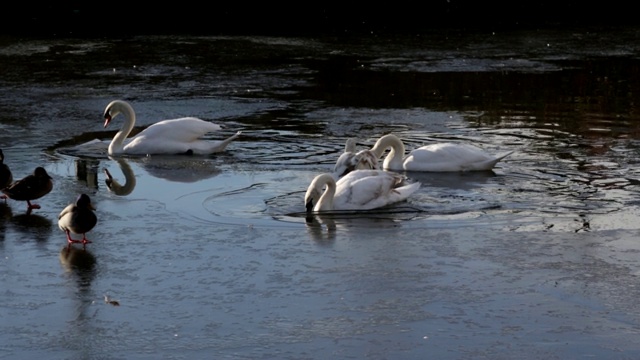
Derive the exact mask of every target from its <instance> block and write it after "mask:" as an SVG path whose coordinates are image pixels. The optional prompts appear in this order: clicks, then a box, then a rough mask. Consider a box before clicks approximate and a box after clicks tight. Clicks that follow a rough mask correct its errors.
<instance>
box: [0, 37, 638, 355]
mask: <svg viewBox="0 0 640 360" xmlns="http://www.w3.org/2000/svg"><path fill="white" fill-rule="evenodd" d="M633 34H635V31H633V30H630V31H626V32H623V33H621V34H616V39H617V40H616V41H618V42H614V41H612V42H611V43H610V44H606V45H607V46H604V44H602V43H600V46H597V44H596V45H593V47H585V46H578V45H580V44H583V42H584V39H585V37H586V38H588V39H587V40H589V39H590V40H591V41H590V42H589V44H593V39H595V38H596V36H595V35H592V34H590V33H588V32H584V31H582V32H579V31H576V32H573V33H570V34H569V35H568V36H563V35H562V34H555V33H544V32H543V33H537V34H529V35H527V36H522V35H521V36H519V37H515V35H513V36H504V37H502V38H499V37H496V35H490V34H487V35H486V36H483V37H475V38H473V39H471V40H468V42H464V41H463V39H461V38H452V39H451V41H443V42H440V40H437V41H436V40H432V41H428V40H424V41H419V42H417V43H414V42H408V43H403V42H398V41H373V42H368V41H361V42H359V41H355V40H353V39H352V40H351V41H352V43H350V44H342V45H341V44H336V43H334V42H331V41H321V40H311V39H284V38H282V39H276V38H239V39H238V38H220V37H211V38H173V37H169V38H153V37H152V38H136V39H131V40H129V41H125V42H110V41H96V42H92V41H84V42H82V41H68V42H64V41H58V43H56V42H53V43H52V42H47V41H36V40H33V41H30V42H29V41H26V42H25V41H21V42H16V43H11V44H4V45H3V48H2V50H0V54H2V56H3V62H5V63H6V64H7V66H8V67H9V68H10V69H11V70H12V71H11V72H9V75H7V77H6V78H5V79H3V80H2V83H1V85H2V87H3V88H4V89H5V90H6V91H7V92H6V93H7V94H10V95H8V96H6V97H5V98H3V99H2V100H0V102H1V103H0V106H2V108H3V109H4V110H3V115H1V116H0V146H1V147H2V149H3V151H4V153H5V156H6V163H7V164H9V165H10V166H11V168H12V170H13V172H14V176H15V177H16V178H20V177H22V176H24V175H26V174H27V173H29V172H31V171H32V169H33V168H34V167H35V166H38V165H43V166H45V168H46V169H47V171H49V173H50V174H51V175H52V176H53V178H54V181H55V187H54V191H52V192H51V193H50V194H49V195H47V196H46V197H44V198H42V199H40V200H39V201H38V202H39V203H40V204H41V205H42V209H40V210H35V211H34V212H33V214H31V215H29V216H27V215H25V208H26V205H25V204H23V203H19V202H14V201H8V202H7V203H6V204H5V203H3V202H1V201H0V254H2V257H1V259H2V261H1V262H0V264H1V265H0V266H1V267H0V274H2V275H1V279H2V284H3V290H2V292H3V301H2V303H1V304H0V316H1V318H2V321H0V328H1V331H0V334H1V335H0V340H1V341H0V357H7V358H25V359H30V358H36V357H47V358H89V359H98V358H114V359H152V358H153V359H155V358H158V357H161V358H167V359H184V358H194V357H195V358H197V357H210V356H212V355H213V356H215V357H216V358H266V359H270V358H290V359H301V358H309V359H311V358H314V359H315V358H317V359H324V358H330V357H334V358H374V359H375V358H379V359H398V358H416V359H418V358H424V356H425V354H428V355H429V356H430V357H433V358H455V359H464V358H469V359H475V358H484V357H486V358H505V359H507V358H522V359H526V358H529V359H539V358H549V359H553V358H557V359H567V358H585V357H594V358H629V359H632V358H637V357H638V356H639V355H640V344H639V343H640V340H638V339H639V338H638V328H639V320H640V318H639V314H638V310H637V306H636V304H637V298H638V288H637V284H638V271H639V269H640V266H639V265H640V264H639V263H638V259H637V254H638V251H639V250H640V247H639V246H638V243H637V240H636V238H637V231H638V228H639V227H640V224H639V223H638V221H637V219H638V200H637V192H638V178H639V176H638V173H637V170H636V169H635V164H636V163H637V161H636V160H635V159H636V158H637V152H638V150H637V134H636V132H635V127H636V124H637V123H638V120H639V119H638V118H637V115H634V112H633V111H631V110H629V111H628V112H627V111H626V108H625V106H624V99H625V96H626V95H622V97H618V95H616V94H626V93H625V92H624V91H619V90H620V89H619V88H618V87H616V86H621V87H622V88H623V89H626V88H625V87H624V86H623V85H615V86H613V85H611V86H612V89H613V90H618V91H613V92H612V93H613V94H614V95H611V96H610V97H608V98H612V99H615V100H612V101H611V102H612V103H615V104H616V106H613V105H611V104H610V103H609V102H607V101H606V100H603V99H602V98H598V97H597V96H595V95H597V94H599V92H600V91H603V90H605V89H609V87H607V86H608V85H603V83H606V84H610V83H614V84H624V83H625V82H626V81H629V80H628V79H627V78H624V75H625V74H626V71H627V69H628V68H633V66H637V62H636V60H634V57H636V53H637V50H636V49H635V48H633V47H630V46H629V45H625V44H628V42H625V41H624V39H625V38H627V37H633ZM565 35H566V34H565ZM598 35H599V36H600V37H601V36H602V34H598ZM600 37H597V38H600ZM500 39H501V40H500ZM567 39H569V40H567ZM571 39H573V40H571ZM516 40H517V41H516ZM167 44H170V46H169V45H167ZM247 44H250V45H251V47H248V46H247ZM514 44H519V45H514ZM572 46H573V47H572ZM574 47H575V49H578V50H572V49H573V48H574ZM123 48H124V49H125V50H117V49H123ZM558 48H562V51H558V50H557V49H558ZM148 49H155V51H141V50H148ZM249 49H250V50H251V51H249ZM119 51H122V54H120V53H119ZM176 54H182V56H177V55H176ZM184 54H188V56H187V55H184ZM119 55H122V56H119ZM124 55H127V56H124ZM78 56H80V57H82V58H81V59H82V61H78V60H77V57H78ZM594 58H596V59H595V60H594ZM238 59H241V61H240V60H238ZM585 59H591V60H592V61H591V63H590V62H589V61H585ZM598 59H600V60H598ZM27 60H28V61H27ZM623 60H624V61H628V62H629V63H628V64H627V63H624V65H616V64H617V63H618V62H619V63H623ZM29 62H30V63H29ZM593 63H595V65H593ZM600 63H602V64H605V65H609V66H611V64H612V63H613V65H616V66H618V67H619V69H620V70H619V73H616V72H613V71H612V72H611V73H605V74H600V72H601V71H603V70H600V69H601V68H605V69H608V68H609V67H607V66H605V65H600ZM26 64H28V66H27V65H26ZM211 64H215V66H212V65H211ZM23 66H24V68H23ZM588 66H592V67H593V68H590V69H591V71H594V72H595V73H596V74H595V75H593V76H594V77H597V75H607V76H608V79H610V80H607V81H606V82H605V81H603V80H602V79H604V77H602V78H598V79H595V80H594V79H592V78H590V77H586V78H584V77H582V76H583V75H582V74H581V73H579V74H577V75H566V73H567V72H569V73H570V72H571V69H575V68H577V69H583V68H587V67H588ZM618 67H615V69H618ZM505 69H507V70H508V71H507V72H506V73H501V71H505ZM561 70H562V71H561ZM509 72H515V73H509ZM616 75H617V76H620V77H621V78H620V79H621V80H620V79H617V78H615V76H616ZM599 79H600V80H599ZM616 80H620V81H616ZM580 81H582V83H583V87H578V86H577V85H576V86H575V87H576V88H577V89H578V90H571V89H572V86H568V85H562V84H566V83H570V84H576V83H580ZM590 81H593V82H594V83H595V85H593V88H592V87H591V86H589V85H588V84H587V85H584V82H586V83H589V84H590ZM443 84H444V85H443ZM465 84H466V85H465ZM523 84H524V85H527V86H530V87H529V88H528V89H525V90H523V89H522V86H523ZM476 86H477V88H475V87H476ZM563 86H566V88H564V87H563ZM631 88H633V86H631ZM531 89H534V90H531ZM535 89H544V91H543V93H544V94H542V95H541V94H540V93H538V96H542V97H543V99H542V103H543V104H544V105H545V107H544V108H543V109H540V108H539V106H540V99H537V98H536V97H535V96H534V95H535V94H536V91H535ZM445 90H446V91H445ZM580 91H584V92H586V94H580ZM549 93H550V94H549ZM556 96H557V97H556ZM572 96H575V97H576V98H577V100H575V102H574V101H573V100H572V101H567V102H566V103H563V102H561V101H557V100H558V99H566V98H570V97H572ZM590 96H591V97H590ZM113 98H127V99H128V100H130V101H131V102H132V103H133V104H134V107H135V108H136V110H137V112H138V118H139V119H140V121H139V125H140V126H144V125H148V124H149V123H151V122H152V121H153V120H154V119H161V118H168V117H178V116H186V115H193V116H198V117H201V118H204V119H207V120H210V121H216V122H219V123H221V124H223V125H224V126H225V130H224V131H223V134H212V135H210V138H212V139H220V138H223V137H226V136H227V135H229V134H231V133H233V132H235V131H236V130H242V131H243V135H242V136H241V137H240V138H239V139H238V140H237V141H235V142H233V143H232V144H231V145H230V146H229V148H228V151H226V152H225V153H222V154H217V155H213V156H207V157H186V156H185V157H182V156H180V157H163V156H151V157H141V158H117V159H115V158H114V159H110V158H108V157H107V156H106V154H105V153H104V152H101V151H99V150H92V151H73V150H70V148H71V147H73V146H75V145H78V144H82V143H84V142H86V141H90V140H93V139H96V138H98V139H101V140H106V141H108V139H109V138H111V137H112V136H113V134H114V133H115V131H116V128H112V129H107V130H105V129H103V128H102V121H101V115H102V111H103V109H104V106H105V105H106V104H107V103H108V102H109V101H110V100H112V99H113ZM497 98H500V99H502V102H498V103H495V102H494V99H497ZM587 99H588V100H589V101H591V102H589V101H587V102H586V103H585V104H581V105H580V102H581V101H582V100H587ZM594 99H596V100H594ZM554 100H555V101H556V102H554ZM618 103H622V105H617V104H618ZM576 104H578V105H576ZM590 104H591V105H590ZM602 104H605V105H610V106H611V109H610V110H609V108H608V107H606V106H604V105H602ZM119 124H121V123H120V122H119V121H116V122H115V125H119ZM387 132H393V133H395V134H397V135H399V136H400V137H401V138H403V140H405V141H406V144H407V147H408V148H409V149H411V148H414V147H417V146H420V145H421V144H427V143H430V142H433V141H460V142H462V141H464V142H471V143H474V144H476V145H479V146H481V147H483V148H485V149H487V151H489V152H492V153H502V152H504V151H511V150H515V152H514V154H513V155H511V156H509V157H508V158H507V159H506V160H505V161H504V162H501V163H500V164H499V166H498V167H497V168H496V169H495V171H493V172H489V173H464V174H426V173H408V174H407V176H408V177H409V178H410V180H411V181H420V182H422V184H423V186H422V187H421V189H420V190H419V192H418V193H417V194H415V195H414V196H412V197H411V198H410V200H409V201H408V202H406V203H402V204H397V205H395V206H392V207H390V208H389V209H385V210H383V211H376V212H373V213H370V214H367V215H361V214H332V215H329V216H315V217H310V218H307V217H306V216H304V214H303V211H304V206H303V205H304V204H303V196H304V191H305V190H306V187H307V186H308V184H309V182H310V181H311V179H312V178H313V177H314V176H315V175H317V174H318V173H320V172H325V171H330V170H331V168H332V167H333V164H334V162H335V159H337V157H338V155H339V154H340V152H341V151H342V150H343V148H344V141H345V140H346V138H347V137H351V136H355V137H357V138H358V149H362V148H366V147H369V146H372V145H373V143H374V142H375V140H376V139H377V137H379V136H380V135H382V134H383V133H387ZM104 168H107V169H108V170H109V171H110V172H111V173H112V174H113V176H114V177H115V178H116V179H117V180H118V181H119V182H120V183H121V184H122V185H123V186H125V189H124V190H123V191H122V193H119V194H116V193H114V192H110V191H109V190H108V189H107V188H106V185H105V183H104V179H105V176H104V173H103V169H104ZM132 177H134V178H135V184H132V183H131V182H127V181H126V179H127V178H129V179H131V178H132ZM127 185H129V186H127ZM131 185H134V186H131ZM80 192H86V193H88V194H89V195H90V196H91V197H92V199H93V201H94V203H95V205H96V207H97V209H98V210H97V213H98V216H99V224H98V226H96V228H95V229H94V230H93V231H91V233H89V238H90V239H92V240H93V241H94V242H93V243H92V244H90V245H89V246H88V247H87V251H86V252H83V251H80V250H77V249H72V251H70V252H69V253H67V252H66V251H64V246H65V236H64V233H63V232H62V231H60V229H58V227H57V215H58V213H59V212H60V211H61V210H62V208H63V207H64V206H65V205H66V204H67V203H69V202H70V201H72V200H73V199H74V198H75V197H76V196H77V194H78V193H80ZM105 295H106V296H108V298H109V299H110V300H117V301H118V303H119V306H114V305H113V304H109V303H106V302H105Z"/></svg>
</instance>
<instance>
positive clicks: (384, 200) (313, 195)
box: [304, 170, 420, 212]
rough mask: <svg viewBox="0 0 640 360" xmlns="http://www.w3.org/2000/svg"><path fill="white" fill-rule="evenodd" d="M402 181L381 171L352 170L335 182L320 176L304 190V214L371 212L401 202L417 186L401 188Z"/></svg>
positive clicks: (417, 185)
mask: <svg viewBox="0 0 640 360" xmlns="http://www.w3.org/2000/svg"><path fill="white" fill-rule="evenodd" d="M404 180H405V177H404V176H402V175H400V174H397V173H393V172H389V171H384V170H354V171H352V172H350V173H348V174H347V175H345V176H343V177H342V178H341V179H340V180H338V181H337V182H336V181H335V179H334V178H333V176H332V174H330V173H326V174H320V175H318V176H316V177H315V178H314V179H313V181H312V182H311V184H310V185H309V187H308V188H307V192H306V194H305V197H304V203H305V206H306V209H307V212H312V211H316V212H317V211H331V210H372V209H376V208H379V207H382V206H386V205H389V204H392V203H396V202H399V201H403V200H405V199H407V198H408V197H409V196H410V195H411V194H413V193H414V192H416V190H418V188H419V187H420V183H412V184H409V185H403V184H404ZM325 187H326V188H325ZM323 188H325V189H324V191H323ZM320 194H321V195H320Z"/></svg>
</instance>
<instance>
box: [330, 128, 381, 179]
mask: <svg viewBox="0 0 640 360" xmlns="http://www.w3.org/2000/svg"><path fill="white" fill-rule="evenodd" d="M371 169H373V170H376V169H379V167H378V156H376V154H375V153H374V152H372V151H371V150H368V149H367V150H360V151H358V152H357V153H356V140H355V139H353V138H349V139H347V141H346V143H345V145H344V152H343V153H342V154H341V155H340V157H338V160H337V161H336V164H335V166H334V167H333V173H332V175H333V178H334V179H335V180H336V181H337V180H338V179H339V178H341V177H342V176H344V175H346V174H348V173H349V172H351V171H353V170H371Z"/></svg>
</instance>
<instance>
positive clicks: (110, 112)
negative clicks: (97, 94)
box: [104, 100, 133, 128]
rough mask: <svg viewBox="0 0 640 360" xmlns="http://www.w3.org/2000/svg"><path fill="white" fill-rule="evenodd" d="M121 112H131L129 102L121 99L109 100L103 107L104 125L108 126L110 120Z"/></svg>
mask: <svg viewBox="0 0 640 360" xmlns="http://www.w3.org/2000/svg"><path fill="white" fill-rule="evenodd" d="M122 113H125V114H126V115H128V114H132V113H133V108H132V107H131V105H129V103H127V102H125V101H122V100H113V101H112V102H110V103H109V105H107V107H106V108H105V109H104V127H105V128H106V127H107V126H109V124H110V123H111V120H113V118H114V117H116V116H118V115H120V114H122Z"/></svg>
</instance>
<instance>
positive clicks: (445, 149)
mask: <svg viewBox="0 0 640 360" xmlns="http://www.w3.org/2000/svg"><path fill="white" fill-rule="evenodd" d="M388 148H391V151H390V152H389V154H388V155H387V157H386V158H385V159H384V163H383V168H384V169H385V170H393V171H400V170H406V171H430V172H455V171H483V170H491V169H493V167H494V166H495V165H496V163H498V161H500V160H502V159H503V158H505V157H506V156H508V155H510V154H511V153H513V151H510V152H508V153H505V154H502V155H499V156H493V155H490V154H488V153H487V152H485V151H484V150H482V149H480V148H479V147H476V146H473V145H469V144H454V143H440V144H432V145H425V146H423V147H420V148H418V149H415V150H413V151H411V152H410V153H409V154H408V155H407V156H404V150H405V148H404V144H403V143H402V140H400V139H399V138H398V137H397V136H395V135H393V134H388V135H384V136H382V137H381V138H380V139H378V141H376V143H375V145H374V146H373V147H372V148H371V151H372V152H373V153H375V155H376V158H380V157H382V155H383V154H384V152H385V151H386V150H387V149H388Z"/></svg>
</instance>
